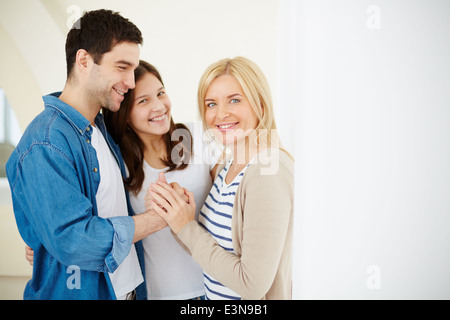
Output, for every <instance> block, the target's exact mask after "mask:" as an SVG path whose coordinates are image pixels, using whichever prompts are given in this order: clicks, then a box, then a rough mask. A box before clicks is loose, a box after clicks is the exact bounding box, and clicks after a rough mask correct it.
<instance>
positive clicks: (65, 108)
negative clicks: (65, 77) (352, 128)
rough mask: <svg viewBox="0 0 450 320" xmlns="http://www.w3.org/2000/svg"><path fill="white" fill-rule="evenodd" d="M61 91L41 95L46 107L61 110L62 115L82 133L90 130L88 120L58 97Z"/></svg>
mask: <svg viewBox="0 0 450 320" xmlns="http://www.w3.org/2000/svg"><path fill="white" fill-rule="evenodd" d="M60 95H61V92H55V93H52V94H49V95H46V96H43V97H42V99H43V100H44V104H45V106H46V107H52V108H55V109H57V110H59V111H60V112H61V114H62V115H63V116H65V117H66V118H67V120H68V121H69V122H70V123H71V124H72V125H73V126H74V128H75V129H76V130H77V132H78V133H79V134H81V135H84V133H85V132H86V131H90V126H91V124H90V122H89V120H87V119H86V118H85V117H84V116H83V115H82V114H81V113H80V112H78V111H77V110H76V109H75V108H74V107H72V106H70V105H68V104H67V103H65V102H63V101H62V100H60V99H59V96H60Z"/></svg>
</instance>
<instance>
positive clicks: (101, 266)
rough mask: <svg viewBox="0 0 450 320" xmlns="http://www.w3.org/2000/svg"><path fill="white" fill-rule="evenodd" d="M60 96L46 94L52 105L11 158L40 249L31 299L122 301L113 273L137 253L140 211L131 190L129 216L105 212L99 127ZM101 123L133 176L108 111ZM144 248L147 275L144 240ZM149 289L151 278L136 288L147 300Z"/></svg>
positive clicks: (19, 213)
mask: <svg viewBox="0 0 450 320" xmlns="http://www.w3.org/2000/svg"><path fill="white" fill-rule="evenodd" d="M59 95H60V93H54V94H52V95H48V96H44V97H43V99H44V103H45V109H44V111H43V112H42V113H40V114H39V115H38V116H37V117H36V118H35V119H34V120H33V121H32V122H31V123H30V125H29V126H28V127H27V129H26V130H25V132H24V134H23V136H22V139H21V140H20V142H19V144H18V145H17V147H16V149H15V151H14V152H13V154H12V155H11V157H10V159H9V160H8V162H7V164H6V172H7V176H8V181H9V185H10V188H11V194H12V200H13V208H14V215H15V218H16V223H17V226H18V229H19V232H20V235H21V237H22V238H23V240H24V241H25V243H26V244H27V245H29V246H30V247H31V248H33V250H34V264H33V277H32V279H31V280H30V281H29V282H28V283H27V285H26V287H25V292H24V299H63V300H66V299H115V298H116V297H115V294H114V290H113V287H112V284H111V281H110V277H109V275H108V273H112V272H114V270H116V269H117V267H118V266H119V265H120V263H121V262H122V261H123V260H124V259H125V258H126V256H127V255H128V253H129V251H130V248H131V246H132V242H133V241H132V240H133V235H134V221H133V218H132V217H131V215H134V213H133V211H132V209H131V205H130V201H129V196H128V193H126V198H127V205H128V210H129V216H123V217H113V218H109V219H103V218H100V217H99V216H98V209H97V203H96V198H95V195H96V193H97V189H98V186H99V183H100V168H99V164H98V160H97V156H96V151H95V149H94V148H93V147H92V145H91V143H90V141H91V135H92V127H91V125H90V122H89V121H88V120H87V119H86V118H85V117H84V116H82V115H81V114H80V113H79V112H78V111H77V110H75V109H74V108H72V107H71V106H69V105H67V104H66V103H64V102H63V101H61V100H60V99H59V98H58V97H59ZM95 123H96V126H97V127H98V128H99V129H100V131H101V132H102V134H103V135H104V136H105V139H106V141H107V142H108V145H109V146H110V148H111V150H112V152H113V154H114V155H115V157H116V159H117V162H118V164H119V166H120V169H121V172H122V175H125V167H124V164H123V159H122V156H121V153H120V150H119V148H118V146H117V145H116V144H115V143H114V141H113V140H112V138H111V136H110V135H109V134H108V133H107V131H106V127H105V124H104V121H103V116H102V115H101V114H99V115H98V116H97V117H96V119H95ZM136 250H137V253H138V257H139V263H140V265H141V270H142V272H143V275H144V270H145V269H144V266H143V261H144V259H143V248H142V243H141V242H138V243H136ZM144 279H145V275H144ZM145 288H146V285H145V281H144V283H142V284H141V285H140V286H139V287H138V288H137V290H136V291H137V298H138V299H146V289H145Z"/></svg>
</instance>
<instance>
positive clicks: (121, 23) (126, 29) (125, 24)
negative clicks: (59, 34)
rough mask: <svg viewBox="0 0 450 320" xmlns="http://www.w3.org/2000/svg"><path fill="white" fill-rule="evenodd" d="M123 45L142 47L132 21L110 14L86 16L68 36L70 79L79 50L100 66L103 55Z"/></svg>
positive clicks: (137, 31)
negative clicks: (125, 42) (85, 52)
mask: <svg viewBox="0 0 450 320" xmlns="http://www.w3.org/2000/svg"><path fill="white" fill-rule="evenodd" d="M124 41H128V42H132V43H137V44H142V43H143V39H142V34H141V31H140V30H139V29H138V28H137V27H136V26H135V25H134V24H133V23H132V22H131V21H129V20H128V19H125V18H124V17H122V16H121V15H120V14H119V13H118V12H113V11H111V10H104V9H101V10H95V11H88V12H85V13H84V15H83V16H82V17H81V18H80V19H79V20H78V21H77V22H75V24H74V25H73V27H72V29H71V30H70V31H69V33H68V34H67V39H66V63H67V78H69V77H70V75H71V72H72V69H73V66H74V64H75V59H76V55H77V52H78V50H80V49H84V50H86V51H87V52H89V54H91V55H92V56H93V58H94V62H95V63H96V64H99V63H100V62H101V59H102V56H103V54H105V53H107V52H109V51H111V49H112V48H113V47H114V46H115V45H116V44H118V43H121V42H124Z"/></svg>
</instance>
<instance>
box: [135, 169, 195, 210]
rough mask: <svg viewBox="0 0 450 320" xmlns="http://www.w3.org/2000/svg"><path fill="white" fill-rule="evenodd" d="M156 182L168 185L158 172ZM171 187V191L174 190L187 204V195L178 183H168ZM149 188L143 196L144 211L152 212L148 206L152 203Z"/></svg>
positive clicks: (162, 175) (162, 174) (162, 173)
mask: <svg viewBox="0 0 450 320" xmlns="http://www.w3.org/2000/svg"><path fill="white" fill-rule="evenodd" d="M157 181H161V182H164V183H166V184H167V183H168V182H167V180H166V177H165V176H164V172H160V173H159V175H158V180H157ZM169 185H170V186H171V187H172V189H173V190H175V191H176V192H178V194H179V195H180V196H182V197H183V199H184V201H185V202H188V201H189V198H188V196H187V195H185V193H184V188H182V187H181V186H180V185H179V184H178V183H176V182H172V183H170V184H169ZM150 191H151V187H150V188H148V190H147V194H146V195H145V198H144V199H145V200H144V201H145V211H149V210H152V209H153V208H152V207H151V205H150V203H151V201H152V199H153V196H152V194H151V192H150Z"/></svg>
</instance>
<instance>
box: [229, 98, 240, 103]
mask: <svg viewBox="0 0 450 320" xmlns="http://www.w3.org/2000/svg"><path fill="white" fill-rule="evenodd" d="M238 102H240V101H239V99H231V100H230V103H238Z"/></svg>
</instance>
